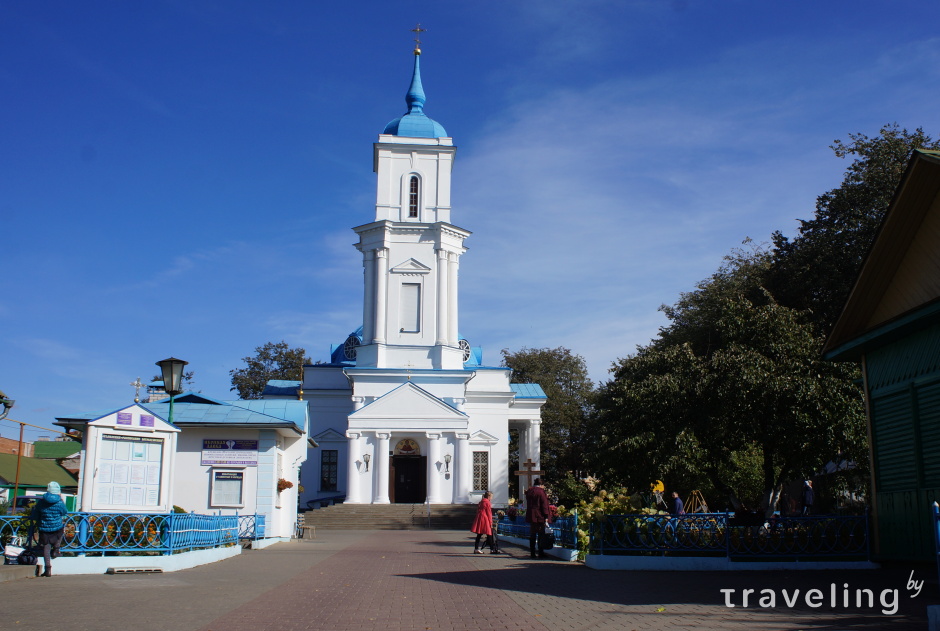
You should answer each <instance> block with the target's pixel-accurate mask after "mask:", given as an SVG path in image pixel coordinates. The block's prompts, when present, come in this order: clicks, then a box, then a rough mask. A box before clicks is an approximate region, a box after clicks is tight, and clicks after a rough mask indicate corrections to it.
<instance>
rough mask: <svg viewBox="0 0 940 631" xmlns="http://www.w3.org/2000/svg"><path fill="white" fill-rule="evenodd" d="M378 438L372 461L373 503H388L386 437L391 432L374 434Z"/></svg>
mask: <svg viewBox="0 0 940 631" xmlns="http://www.w3.org/2000/svg"><path fill="white" fill-rule="evenodd" d="M375 437H376V438H378V441H377V443H378V444H377V445H376V447H375V458H373V459H372V461H373V462H374V463H375V478H374V479H375V489H374V493H373V497H374V498H375V499H374V500H373V503H374V504H389V503H390V502H389V500H388V468H389V462H388V439H389V438H390V437H391V434H376V435H375Z"/></svg>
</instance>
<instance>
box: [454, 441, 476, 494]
mask: <svg viewBox="0 0 940 631" xmlns="http://www.w3.org/2000/svg"><path fill="white" fill-rule="evenodd" d="M456 460H457V462H455V463H454V465H455V466H456V468H457V494H456V496H455V497H454V503H455V504H469V503H470V491H472V490H473V489H472V488H471V487H472V486H473V456H472V455H471V454H470V434H457V458H456Z"/></svg>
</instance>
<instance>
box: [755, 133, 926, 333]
mask: <svg viewBox="0 0 940 631" xmlns="http://www.w3.org/2000/svg"><path fill="white" fill-rule="evenodd" d="M849 139H850V140H849V142H843V141H841V140H836V141H835V143H834V144H832V145H831V149H832V150H833V151H834V152H835V154H836V156H838V157H840V158H846V157H849V156H855V160H854V161H853V162H852V164H850V165H849V167H848V169H846V172H845V176H844V178H843V180H842V184H841V185H840V186H839V187H838V188H834V189H832V190H830V191H827V192H825V193H823V194H822V195H820V196H819V197H818V198H817V200H816V211H815V213H814V216H813V218H812V219H809V220H805V221H804V220H801V221H800V227H799V231H798V234H797V236H796V237H794V238H793V239H789V238H787V237H785V236H783V234H781V233H780V232H779V231H778V232H775V233H774V235H773V244H774V248H775V253H774V258H775V263H774V271H773V280H772V281H771V283H770V284H769V288H770V289H771V291H772V292H773V294H774V295H775V296H776V297H777V299H778V300H779V301H780V302H781V303H783V304H785V305H787V306H789V307H792V308H794V309H798V310H801V311H807V312H808V313H807V317H808V318H809V320H810V321H811V322H812V323H813V325H814V326H816V327H817V329H818V331H819V332H820V333H822V334H827V333H828V332H829V330H830V329H831V328H832V326H833V325H834V324H835V320H836V318H838V317H839V314H840V313H841V312H842V306H843V305H844V304H845V301H846V299H847V298H848V295H849V291H851V289H852V285H853V284H854V282H855V277H856V276H857V274H858V271H859V269H860V268H861V264H862V262H863V261H864V259H865V256H866V255H867V253H868V250H869V248H870V247H871V244H872V242H873V241H874V238H875V234H876V233H877V231H878V227H879V226H880V225H881V220H882V218H883V217H884V214H885V212H886V211H887V209H888V206H889V205H890V204H891V200H892V199H893V197H894V192H895V189H896V188H897V186H898V183H899V182H900V180H901V176H902V175H904V171H905V168H906V167H907V164H908V160H909V159H910V156H911V153H912V152H913V150H914V149H937V148H940V143H938V142H937V141H934V140H932V139H931V138H930V137H929V136H928V135H926V134H925V133H924V130H923V129H921V128H917V129H916V130H914V131H913V132H908V131H907V130H906V129H899V128H898V126H897V124H892V125H885V126H884V127H882V128H881V130H880V132H879V134H878V136H875V137H874V138H869V137H868V136H866V135H865V134H861V133H859V134H849Z"/></svg>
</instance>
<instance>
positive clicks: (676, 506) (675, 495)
mask: <svg viewBox="0 0 940 631" xmlns="http://www.w3.org/2000/svg"><path fill="white" fill-rule="evenodd" d="M671 504H672V505H671V506H670V507H669V512H670V513H671V514H672V515H685V505H684V504H683V503H682V498H681V497H679V491H673V492H672V503H671Z"/></svg>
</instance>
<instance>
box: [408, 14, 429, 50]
mask: <svg viewBox="0 0 940 631" xmlns="http://www.w3.org/2000/svg"><path fill="white" fill-rule="evenodd" d="M427 30H428V29H426V28H421V23H420V22H418V23H417V24H415V27H414V28H413V29H411V32H412V33H414V34H415V55H420V54H421V33H426V32H427Z"/></svg>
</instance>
